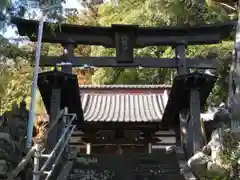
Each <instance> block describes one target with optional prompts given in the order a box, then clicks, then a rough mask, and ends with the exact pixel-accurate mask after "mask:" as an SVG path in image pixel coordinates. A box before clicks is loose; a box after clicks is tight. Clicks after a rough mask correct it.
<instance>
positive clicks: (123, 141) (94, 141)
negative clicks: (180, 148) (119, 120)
mask: <svg viewBox="0 0 240 180" xmlns="http://www.w3.org/2000/svg"><path fill="white" fill-rule="evenodd" d="M82 141H84V142H90V143H91V144H146V143H149V142H151V143H153V144H161V145H163V144H164V145H169V144H170V143H161V140H160V139H157V138H150V139H149V138H147V139H137V140H135V139H128V138H113V139H101V138H82V139H81V140H80V141H79V142H78V141H71V142H70V145H80V144H82ZM171 144H172V143H171Z"/></svg>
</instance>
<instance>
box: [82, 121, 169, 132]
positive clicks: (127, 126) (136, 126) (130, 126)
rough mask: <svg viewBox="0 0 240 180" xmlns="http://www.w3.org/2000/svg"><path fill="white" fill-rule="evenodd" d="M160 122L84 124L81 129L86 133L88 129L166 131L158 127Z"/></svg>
mask: <svg viewBox="0 0 240 180" xmlns="http://www.w3.org/2000/svg"><path fill="white" fill-rule="evenodd" d="M159 123H160V122H150V123H139V122H131V123H130V122H129V123H126V122H123V123H122V122H84V124H83V127H82V128H81V129H82V130H83V131H87V130H88V129H97V130H116V129H124V130H141V131H143V130H144V129H150V130H152V131H153V132H154V131H158V130H168V129H166V128H163V127H160V126H159Z"/></svg>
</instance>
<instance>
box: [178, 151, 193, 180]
mask: <svg viewBox="0 0 240 180" xmlns="http://www.w3.org/2000/svg"><path fill="white" fill-rule="evenodd" d="M176 153H177V157H178V160H179V167H180V171H181V173H182V175H183V176H184V178H185V180H196V178H195V177H194V175H193V174H192V172H191V171H190V169H189V167H188V165H187V161H186V160H185V157H184V153H183V150H182V148H176Z"/></svg>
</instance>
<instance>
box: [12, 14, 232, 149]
mask: <svg viewBox="0 0 240 180" xmlns="http://www.w3.org/2000/svg"><path fill="white" fill-rule="evenodd" d="M11 21H12V23H14V24H16V25H17V28H18V31H19V34H20V35H27V36H28V37H29V38H30V40H31V41H37V38H36V35H34V34H36V31H37V27H38V22H37V21H32V20H24V19H19V18H12V20H11ZM51 25H52V23H45V24H44V29H43V38H42V40H43V42H48V43H61V44H62V45H63V47H64V49H65V50H64V53H63V55H62V56H60V57H51V56H50V57H49V56H48V57H46V56H42V57H41V62H40V66H56V65H58V64H60V65H61V64H65V66H63V71H64V72H66V73H71V72H72V67H77V66H83V65H85V64H87V65H89V66H94V67H122V68H125V67H127V68H129V67H148V68H176V69H177V70H178V75H180V76H179V77H177V78H176V79H175V84H176V85H175V86H173V91H172V93H173V94H175V95H173V96H174V98H171V95H170V97H169V103H170V104H169V105H168V106H167V109H168V111H167V112H166V113H165V114H170V115H171V116H169V118H170V119H178V118H179V117H178V115H179V114H182V112H180V110H183V109H182V108H181V107H180V104H178V105H177V106H176V105H175V104H176V103H175V102H176V100H174V101H173V100H172V99H176V97H177V96H176V94H177V93H176V92H177V89H179V88H180V87H181V85H183V86H186V89H185V91H188V95H186V93H185V91H182V93H183V95H184V96H185V95H186V96H189V97H188V99H183V101H186V102H184V103H185V105H184V107H185V110H186V108H187V111H188V112H190V114H191V118H190V119H191V120H190V121H191V122H194V123H193V124H192V125H191V127H190V128H189V130H190V131H189V136H190V137H191V138H190V139H191V141H194V140H195V141H201V140H200V139H201V138H200V137H202V133H201V128H200V111H201V107H202V106H203V104H204V103H205V101H206V98H207V96H208V94H209V93H210V92H211V88H212V86H213V84H214V82H215V80H214V78H212V77H206V76H205V75H204V76H203V75H202V74H198V73H195V74H189V69H190V68H201V69H216V68H217V66H218V64H217V62H216V61H214V60H213V59H197V58H195V59H189V58H185V51H186V48H187V45H200V44H216V43H219V42H221V40H222V39H224V38H225V37H228V36H229V34H230V32H231V30H232V27H233V26H234V23H233V22H229V23H226V24H218V25H203V26H195V27H184V28H176V27H171V28H169V27H168V28H159V27H138V26H133V25H112V27H85V26H77V25H67V24H63V25H61V31H60V30H56V31H55V32H54V33H52V31H51V29H50V26H51ZM78 44H83V45H102V46H104V47H106V48H116V57H76V56H74V54H73V51H74V48H75V46H76V45H78ZM147 46H172V47H173V48H174V49H175V54H176V56H175V58H160V59H159V58H152V57H134V55H133V50H134V48H144V47H147ZM185 75H186V76H185ZM39 78H40V80H41V77H39ZM185 79H186V81H185ZM207 79H210V80H209V81H208V80H207ZM182 80H183V81H182ZM202 80H204V81H202ZM205 80H206V81H205ZM180 81H181V83H180V84H179V83H178V82H180ZM202 82H204V83H207V84H209V85H207V86H206V87H207V90H206V91H205V92H204V93H205V94H203V95H201V92H200V91H201V90H200V89H202V88H203V87H204V85H205V84H204V83H202ZM189 83H190V84H189ZM177 84H178V85H177ZM74 86H76V88H77V85H75V84H74ZM39 88H40V91H41V89H45V88H46V85H43V84H41V82H40V81H39ZM45 91H46V90H45ZM43 92H44V91H43ZM48 93H49V92H48ZM62 93H64V92H61V90H60V89H56V88H55V89H52V93H51V94H52V95H51V97H47V96H49V95H46V97H47V98H46V97H45V98H46V99H51V104H50V103H49V102H48V103H47V106H48V107H47V109H48V112H49V114H50V119H52V118H54V117H55V116H56V112H58V111H59V109H60V108H61V103H60V101H61V94H62ZM74 93H76V92H74ZM199 93H200V94H199ZM45 94H47V93H45ZM78 96H79V94H78ZM175 96H176V97H175ZM43 99H44V97H43ZM76 99H77V95H76V96H74V98H72V102H75V101H76ZM79 99H80V98H79ZM186 103H187V104H188V105H186ZM76 104H78V106H81V104H80V103H79V102H76ZM76 104H75V105H76ZM68 105H70V104H69V103H68ZM75 108H76V107H72V110H74V111H75ZM173 108H178V109H177V111H176V113H177V114H178V115H177V117H176V116H175V117H173V114H172V113H171V112H172V111H173V110H175V109H173ZM70 111H71V107H70ZM75 113H76V112H75ZM80 114H81V113H80ZM174 115H175V113H174ZM169 118H168V115H165V117H163V125H166V126H168V127H170V126H171V124H170V123H168V122H167V121H169V122H170V119H169ZM80 121H83V117H82V116H81V115H80ZM79 124H81V123H79ZM80 126H81V125H79V128H80ZM175 131H176V132H178V133H179V131H180V129H178V130H175ZM193 132H195V133H193ZM52 137H54V136H52ZM54 141H56V139H55V140H54ZM178 141H179V143H181V139H178ZM190 144H193V142H191V143H190ZM197 144H199V145H198V146H197V147H196V149H195V150H194V151H197V150H199V148H200V146H201V145H200V144H201V143H200V142H197ZM191 146H192V145H191ZM191 148H192V147H191ZM191 148H190V149H191ZM191 151H192V150H191Z"/></svg>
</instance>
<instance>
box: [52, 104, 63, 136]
mask: <svg viewBox="0 0 240 180" xmlns="http://www.w3.org/2000/svg"><path fill="white" fill-rule="evenodd" d="M63 115H64V109H62V110H61V111H60V112H59V114H58V115H57V117H56V118H55V121H53V122H52V123H51V124H50V127H49V128H48V134H49V133H50V132H51V131H52V130H53V128H54V127H55V126H56V125H57V124H58V122H59V120H60V119H61V117H62V116H63Z"/></svg>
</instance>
